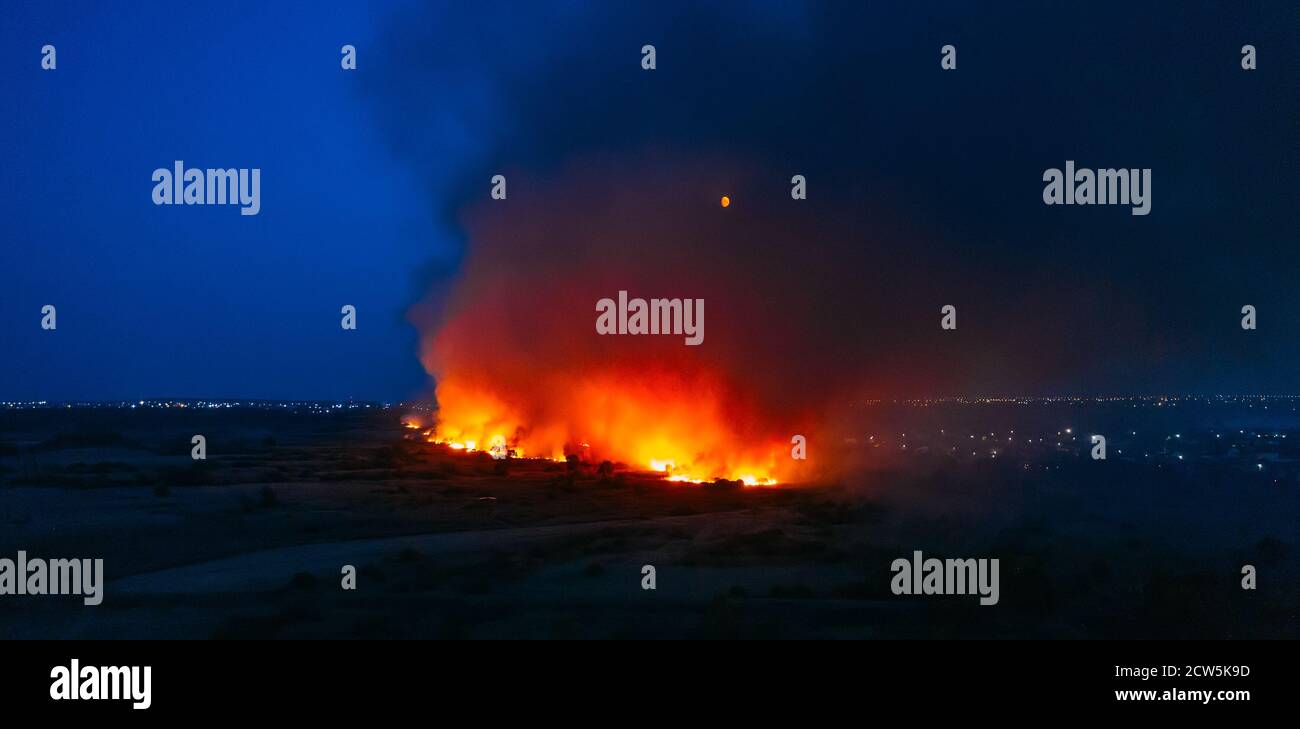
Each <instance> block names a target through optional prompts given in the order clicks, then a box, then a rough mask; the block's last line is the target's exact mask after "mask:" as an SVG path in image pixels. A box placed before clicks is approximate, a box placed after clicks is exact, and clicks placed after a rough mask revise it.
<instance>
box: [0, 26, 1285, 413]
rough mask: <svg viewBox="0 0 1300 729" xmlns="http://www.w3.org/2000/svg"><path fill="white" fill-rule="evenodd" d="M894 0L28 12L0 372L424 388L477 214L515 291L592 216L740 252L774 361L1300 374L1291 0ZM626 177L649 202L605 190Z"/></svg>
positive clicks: (624, 228)
mask: <svg viewBox="0 0 1300 729" xmlns="http://www.w3.org/2000/svg"><path fill="white" fill-rule="evenodd" d="M867 5H868V4H867V3H839V2H825V3H811V4H806V5H805V4H799V3H794V2H789V1H788V0H783V1H781V2H771V3H759V2H745V3H680V4H678V3H665V2H655V3H635V4H634V3H622V2H620V3H591V2H586V3H545V4H543V3H532V2H524V3H499V4H489V3H438V4H436V5H435V6H434V7H433V8H429V7H425V6H424V5H423V4H417V3H403V4H394V5H388V4H385V3H364V4H363V3H334V2H320V3H294V4H290V3H256V2H247V3H244V2H222V3H193V4H190V3H174V2H171V3H143V2H142V3H113V4H111V5H106V6H99V7H96V6H93V5H88V4H86V3H81V2H77V3H59V2H41V3H24V4H17V3H10V4H7V5H6V6H5V7H4V8H3V10H0V18H2V19H3V22H0V91H2V92H3V98H4V99H5V102H6V103H5V104H4V108H3V113H0V134H2V135H3V144H0V281H2V282H3V285H2V286H0V343H2V344H3V346H2V348H0V351H3V357H0V399H4V400H19V399H21V400H36V399H44V400H52V401H60V400H113V399H135V398H146V397H249V398H273V399H280V398H282V399H290V398H311V399H344V398H357V399H375V400H396V399H406V398H412V397H419V396H422V395H424V394H427V392H428V388H429V385H430V378H429V375H428V374H427V373H426V372H425V370H424V368H423V367H422V366H421V363H420V356H419V348H420V344H419V341H420V336H419V333H418V331H417V327H416V325H415V323H422V326H428V325H429V324H428V323H427V322H428V321H436V320H438V319H439V318H441V317H442V316H444V315H445V312H442V311H440V307H441V306H442V305H443V303H444V302H445V301H446V300H447V294H448V293H449V292H454V291H455V290H456V287H457V285H458V283H459V282H462V277H463V276H464V275H465V274H464V269H463V267H464V265H465V262H466V261H467V260H469V258H470V257H472V255H473V246H474V243H475V237H474V234H473V232H474V231H475V230H481V229H484V228H487V229H489V232H488V233H487V234H486V237H487V238H488V239H490V240H492V241H494V243H493V245H494V250H495V251H497V252H498V253H500V255H502V257H503V258H505V259H512V260H509V265H512V266H516V267H522V268H521V269H520V270H521V271H522V274H523V275H522V276H517V277H512V278H511V279H510V280H511V281H516V280H522V281H524V282H525V283H521V284H516V285H517V286H519V287H522V288H527V283H526V281H527V279H528V275H527V274H528V273H529V269H528V268H527V266H528V262H527V260H518V259H514V257H512V256H511V250H510V247H509V244H508V243H506V244H504V246H503V244H502V243H500V241H502V240H505V241H509V240H511V236H512V231H514V230H518V231H520V233H519V235H520V238H521V239H523V238H526V239H527V240H528V241H529V243H528V244H527V249H526V250H527V252H528V253H529V255H538V256H545V255H546V252H547V251H548V250H551V249H552V248H551V246H553V250H554V251H555V255H556V256H557V257H559V260H560V264H562V265H547V266H540V265H539V266H538V269H537V271H538V273H537V275H538V276H539V277H540V276H546V277H547V278H548V280H550V281H552V283H551V284H548V286H551V285H553V281H554V280H555V278H556V277H563V276H564V275H565V271H566V265H571V266H572V270H574V271H575V272H581V271H583V270H584V268H583V263H584V261H583V260H582V256H583V255H584V253H583V252H584V250H585V249H584V248H583V247H580V246H574V245H572V240H571V237H572V236H573V235H580V234H581V233H580V231H582V230H583V228H584V226H585V225H586V222H587V221H588V220H589V219H593V218H600V219H602V220H603V221H604V222H602V223H601V224H600V225H599V227H598V228H596V229H598V230H599V231H600V235H601V236H602V237H601V240H602V241H604V245H605V246H606V248H605V249H604V250H605V253H603V254H602V255H609V251H614V252H616V253H617V252H619V251H620V248H619V246H620V245H621V242H622V241H623V240H625V239H631V238H635V237H637V236H639V235H643V234H644V233H645V231H647V230H653V231H660V230H662V232H663V234H664V235H665V236H671V238H672V239H671V240H669V239H667V238H665V239H664V240H662V242H661V244H662V250H663V251H665V254H664V255H671V256H672V257H673V258H674V260H677V261H680V263H681V265H682V266H684V267H685V268H686V269H689V268H690V261H691V260H692V258H691V255H693V254H698V256H699V257H700V259H701V260H702V261H703V263H702V264H701V265H702V268H703V269H705V270H709V271H716V272H720V273H718V276H721V277H724V278H726V281H725V283H724V284H720V285H719V286H718V287H717V288H715V289H710V291H709V295H710V296H711V297H712V299H713V300H717V306H716V310H717V311H718V312H719V318H718V319H717V324H713V323H712V322H710V324H711V325H712V327H713V328H711V329H710V331H709V337H710V338H711V339H710V342H711V343H714V342H716V344H713V345H706V347H707V346H716V347H717V348H720V349H722V350H725V351H730V352H735V353H742V354H743V356H744V357H745V358H747V359H746V361H749V362H750V366H749V369H758V370H764V369H765V368H764V366H763V364H762V363H758V364H755V363H753V359H754V354H753V353H754V352H755V351H763V352H765V353H766V355H765V357H764V360H769V359H770V362H768V364H767V367H766V370H768V371H771V372H773V373H778V374H779V376H781V377H784V376H787V375H790V374H791V373H794V375H795V376H800V375H802V376H807V377H815V378H823V377H835V376H837V375H842V374H843V373H854V375H855V376H854V377H852V378H845V381H846V382H847V381H852V382H854V383H855V384H856V385H858V386H863V383H867V384H866V385H865V391H866V392H867V393H869V394H873V395H877V396H884V397H889V396H914V395H950V394H962V393H965V394H1024V395H1047V394H1086V395H1091V394H1166V393H1188V394H1194V393H1207V394H1208V393H1238V394H1254V393H1295V392H1297V391H1298V390H1300V388H1298V387H1297V386H1296V384H1295V382H1294V374H1295V373H1296V372H1297V368H1298V367H1300V294H1298V293H1297V282H1298V281H1300V254H1298V253H1297V247H1296V244H1297V243H1298V242H1300V241H1298V240H1297V237H1298V236H1297V231H1300V199H1298V193H1300V41H1298V38H1300V33H1298V32H1297V29H1298V28H1300V12H1298V11H1297V9H1296V6H1295V4H1294V3H1290V2H1271V3H1248V4H1236V3H1190V2H1189V3H1167V4H1165V7H1164V9H1156V8H1155V7H1154V4H1150V6H1148V4H1138V6H1136V7H1135V6H1134V5H1133V4H1131V3H1115V4H1109V3H1074V4H1064V3H1041V2H1034V3H1023V4H1021V3H1017V4H1010V3H999V4H998V6H999V7H997V8H989V7H986V5H987V4H984V3H927V4H925V7H924V9H920V10H919V11H918V9H916V8H913V9H912V10H910V11H909V12H908V13H907V14H906V16H905V15H904V13H903V12H901V11H899V10H891V9H889V8H874V7H873V8H868V7H866V6H867ZM1240 5H1245V6H1247V7H1242V6H1240ZM900 7H901V6H900ZM46 43H50V44H54V45H55V46H56V47H57V53H58V56H57V58H58V68H57V70H54V71H44V70H42V69H41V66H40V60H41V54H40V48H41V47H42V46H43V45H45V44H46ZM647 43H652V44H654V45H655V46H656V49H657V62H658V68H657V69H655V70H654V71H644V70H642V68H641V67H640V61H641V54H640V49H641V47H642V45H644V44H647ZM1247 43H1249V44H1253V45H1255V46H1256V48H1257V49H1258V68H1257V69H1256V70H1253V71H1243V70H1242V68H1241V64H1240V60H1241V55H1240V48H1241V46H1242V45H1244V44H1247ZM344 44H353V45H355V46H356V48H357V62H358V68H357V70H356V71H344V70H342V69H341V68H340V64H339V60H340V53H339V48H340V47H341V46H342V45H344ZM945 44H953V45H955V46H956V48H957V53H958V56H957V57H958V68H957V70H955V71H943V70H941V69H940V65H939V61H940V52H939V49H940V47H941V46H943V45H945ZM177 159H182V160H184V161H185V162H186V163H187V165H192V166H195V167H202V168H207V167H250V168H251V167H257V168H260V169H261V170H262V173H261V174H262V193H261V198H262V199H261V206H262V207H261V212H260V214H259V215H257V216H250V217H245V216H240V215H239V213H238V210H237V208H235V207H228V206H206V207H205V206H155V205H154V204H153V203H152V201H151V191H152V189H153V183H152V181H151V179H150V175H151V173H152V171H153V170H154V169H155V168H159V167H170V166H171V165H172V163H173V161H174V160H177ZM1066 160H1074V161H1075V162H1076V163H1077V164H1078V165H1079V166H1081V167H1093V168H1104V167H1132V168H1151V169H1152V182H1153V189H1152V204H1151V213H1150V214H1149V215H1147V216H1145V217H1142V216H1132V215H1130V214H1129V210H1128V208H1127V207H1124V206H1090V207H1088V206H1085V207H1077V206H1076V207H1059V206H1058V207H1048V206H1045V205H1044V204H1043V202H1042V188H1043V182H1042V174H1043V171H1044V170H1046V169H1048V168H1052V167H1057V168H1060V167H1063V166H1064V165H1065V162H1066ZM497 173H501V174H505V175H507V176H508V178H509V180H510V198H509V200H508V201H505V202H502V203H499V204H497V203H492V202H490V201H489V199H488V195H489V189H490V185H489V179H490V178H491V176H492V175H494V174H497ZM793 174H803V175H805V176H806V177H807V179H808V190H809V197H808V200H806V201H798V202H796V201H792V200H791V199H790V195H789V187H790V184H789V180H790V177H791V175H793ZM722 194H729V195H731V196H732V197H733V199H734V200H735V204H734V205H733V206H732V207H731V208H730V209H729V210H727V211H726V216H729V217H724V216H720V214H719V209H718V197H719V196H720V195H722ZM629 198H631V200H632V202H630V203H629V202H627V200H628V199H629ZM615 199H617V200H621V201H622V202H621V203H618V204H617V206H618V207H617V209H619V210H628V211H631V214H627V215H620V216H618V217H617V218H616V221H618V222H615V223H611V222H609V221H608V220H607V218H608V217H609V216H607V215H603V214H602V212H601V211H600V210H593V208H592V206H593V205H596V204H598V203H599V204H602V205H605V204H608V205H615V203H610V202H609V200H615ZM602 201H604V202H602ZM669 212H671V213H672V216H671V217H672V219H673V220H674V221H676V222H675V224H674V226H673V227H671V228H668V229H663V228H661V227H660V226H661V223H662V220H661V219H662V218H664V217H667V216H668V214H669ZM543 213H544V214H545V216H546V218H545V220H546V222H545V223H543V222H540V221H541V216H542V215H543ZM493 216H500V217H496V218H493ZM529 216H531V217H529ZM574 231H579V232H577V233H575V232H574ZM643 243H644V241H643ZM651 244H652V245H650V246H649V248H647V246H645V245H641V246H638V247H637V248H636V253H637V254H638V255H641V254H644V253H645V251H646V250H654V244H655V241H651ZM629 250H631V249H629ZM575 275H577V273H575ZM716 278H717V276H715V277H711V278H710V280H715V279H716ZM681 280H682V281H691V280H692V278H691V273H690V272H689V271H686V272H685V273H683V274H682V279H681ZM587 283H591V282H583V283H582V284H581V285H580V284H578V283H575V286H578V289H580V290H581V291H582V296H579V297H576V301H577V302H578V304H575V305H581V306H590V305H592V304H594V302H595V295H591V296H588V294H587V290H588V287H587V286H586V284H587ZM618 285H619V283H618V282H617V281H603V280H602V281H598V282H594V283H591V286H590V291H591V292H593V293H594V294H598V295H601V296H607V295H613V294H614V293H615V292H616V290H617V287H618ZM646 293H647V294H650V295H657V294H658V293H659V292H657V291H647V292H646ZM665 293H673V292H665ZM688 293H689V292H686V291H682V292H681V293H679V294H676V295H687V294H688ZM519 295H520V297H521V301H524V302H526V303H525V304H520V305H518V306H516V307H515V308H516V309H519V308H523V309H530V308H541V307H545V306H546V302H545V301H540V302H538V301H533V302H528V292H527V291H526V290H525V291H522V292H520V294H519ZM739 297H747V298H748V299H750V300H751V301H757V302H760V304H759V305H745V306H740V305H732V303H731V302H733V301H734V300H737V299H738V298H739ZM763 302H766V303H763ZM45 304H54V305H56V306H57V307H58V329H57V330H56V331H53V332H49V331H43V330H42V329H41V328H40V310H41V307H42V306H43V305H45ZM344 304H353V305H355V306H356V307H357V309H358V329H357V330H356V331H343V330H342V329H341V328H340V326H339V319H340V313H339V309H340V307H341V306H342V305H344ZM943 304H954V305H956V306H957V307H958V312H959V314H958V316H959V328H958V330H957V331H956V332H948V333H944V332H941V331H940V330H939V325H938V324H939V318H940V317H939V308H940V306H941V305H943ZM1243 304H1252V305H1254V306H1256V307H1257V309H1258V311H1259V328H1258V330H1256V331H1253V332H1246V331H1243V330H1242V329H1241V327H1240V324H1239V322H1240V318H1241V314H1240V313H1239V312H1240V309H1241V307H1242V305H1243ZM710 306H711V307H713V306H714V305H713V303H712V301H711V304H710ZM711 310H713V309H711ZM575 311H578V310H576V309H575ZM773 311H778V312H779V311H785V312H797V316H795V315H794V314H792V315H791V316H792V318H793V319H794V320H793V321H773V320H772V319H771V317H772V316H773V314H772V312H773ZM747 312H748V313H753V314H754V315H753V316H746V315H745V313H747ZM755 312H761V314H760V313H755ZM593 319H594V310H593V311H581V312H579V313H576V314H575V315H574V316H572V317H567V318H565V317H558V320H559V321H572V326H573V327H574V331H575V332H582V333H584V334H585V333H588V332H591V328H592V321H593ZM413 322H414V323H413ZM742 340H743V341H742ZM760 345H761V346H760ZM742 354H736V356H734V357H724V358H723V359H726V360H727V361H730V362H735V361H737V360H738V359H740V358H741V356H742ZM503 356H505V354H504V353H503ZM704 356H710V355H708V354H706V355H704ZM794 364H797V365H798V366H797V367H796V366H793V365H794Z"/></svg>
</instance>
